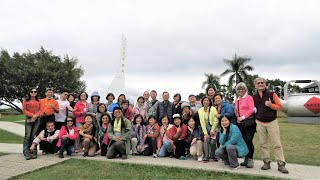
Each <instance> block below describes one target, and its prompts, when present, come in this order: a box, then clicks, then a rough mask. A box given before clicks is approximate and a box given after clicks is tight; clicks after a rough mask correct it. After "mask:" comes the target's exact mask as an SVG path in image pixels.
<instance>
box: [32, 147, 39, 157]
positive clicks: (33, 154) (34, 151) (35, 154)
mask: <svg viewBox="0 0 320 180" xmlns="http://www.w3.org/2000/svg"><path fill="white" fill-rule="evenodd" d="M37 158H38V150H36V149H34V150H31V159H37Z"/></svg>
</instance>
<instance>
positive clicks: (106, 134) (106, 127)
mask: <svg viewBox="0 0 320 180" xmlns="http://www.w3.org/2000/svg"><path fill="white" fill-rule="evenodd" d="M103 126H105V125H104V124H102V128H103V129H104V130H103V133H104V135H103V139H102V144H105V145H108V144H109V136H108V133H107V129H108V124H107V125H106V126H105V127H103Z"/></svg>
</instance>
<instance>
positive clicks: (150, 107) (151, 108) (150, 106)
mask: <svg viewBox="0 0 320 180" xmlns="http://www.w3.org/2000/svg"><path fill="white" fill-rule="evenodd" d="M150 97H151V101H148V103H147V108H146V114H145V115H146V119H149V116H151V115H152V116H154V117H156V113H157V106H158V103H159V101H158V100H157V91H155V90H152V91H151V92H150Z"/></svg>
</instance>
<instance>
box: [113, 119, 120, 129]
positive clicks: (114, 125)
mask: <svg viewBox="0 0 320 180" xmlns="http://www.w3.org/2000/svg"><path fill="white" fill-rule="evenodd" d="M117 121H118V120H114V124H113V127H114V128H113V130H114V131H115V132H121V119H120V120H119V121H118V122H117Z"/></svg>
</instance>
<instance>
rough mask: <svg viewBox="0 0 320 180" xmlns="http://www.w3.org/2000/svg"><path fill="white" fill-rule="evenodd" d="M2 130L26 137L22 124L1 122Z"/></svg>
mask: <svg viewBox="0 0 320 180" xmlns="http://www.w3.org/2000/svg"><path fill="white" fill-rule="evenodd" d="M0 128H1V129H3V130H5V131H8V132H11V133H13V134H17V135H19V136H22V137H24V125H22V124H18V123H13V122H6V121H0Z"/></svg>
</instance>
